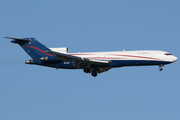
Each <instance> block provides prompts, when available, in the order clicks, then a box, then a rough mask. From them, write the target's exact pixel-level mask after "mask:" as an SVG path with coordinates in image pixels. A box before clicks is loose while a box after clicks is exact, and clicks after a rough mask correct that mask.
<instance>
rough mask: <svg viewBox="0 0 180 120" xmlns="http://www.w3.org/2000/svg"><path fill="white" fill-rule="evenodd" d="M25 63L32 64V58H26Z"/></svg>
mask: <svg viewBox="0 0 180 120" xmlns="http://www.w3.org/2000/svg"><path fill="white" fill-rule="evenodd" d="M25 64H33V60H26V61H25Z"/></svg>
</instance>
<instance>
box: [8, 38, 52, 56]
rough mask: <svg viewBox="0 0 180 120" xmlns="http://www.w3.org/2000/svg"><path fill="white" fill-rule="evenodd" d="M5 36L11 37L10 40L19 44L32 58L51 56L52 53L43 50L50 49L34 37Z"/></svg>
mask: <svg viewBox="0 0 180 120" xmlns="http://www.w3.org/2000/svg"><path fill="white" fill-rule="evenodd" d="M6 38H8V39H13V40H12V41H11V42H12V43H17V44H19V45H20V46H21V47H22V48H23V49H24V50H25V51H26V52H27V54H29V56H31V58H32V59H38V58H41V57H46V56H53V55H52V54H49V53H46V52H45V51H49V50H50V49H49V48H47V47H46V46H44V45H43V44H41V43H39V42H38V41H37V40H36V39H35V38H23V39H19V38H11V37H6Z"/></svg>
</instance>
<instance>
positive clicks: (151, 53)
mask: <svg viewBox="0 0 180 120" xmlns="http://www.w3.org/2000/svg"><path fill="white" fill-rule="evenodd" d="M5 38H8V39H13V40H12V41H11V42H12V43H17V44H19V45H20V46H21V47H22V48H23V49H24V50H25V51H26V52H27V54H29V56H30V57H31V58H32V59H31V60H27V61H25V63H26V64H34V65H41V66H47V67H53V68H56V69H59V68H64V69H83V71H84V72H85V73H90V74H91V75H92V76H94V77H96V76H97V74H100V73H103V72H106V71H108V70H110V69H111V68H118V67H125V66H150V65H157V66H159V68H158V69H159V71H162V67H163V66H164V65H166V64H170V63H173V62H175V61H177V59H178V58H177V57H175V56H173V55H172V54H170V53H169V52H165V51H159V50H137V51H113V52H86V53H68V48H67V47H63V48H47V47H46V46H44V45H42V44H41V43H39V42H38V41H37V40H36V39H35V38H23V39H19V38H12V37H5Z"/></svg>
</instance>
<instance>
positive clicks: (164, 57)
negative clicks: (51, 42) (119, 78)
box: [68, 50, 177, 66]
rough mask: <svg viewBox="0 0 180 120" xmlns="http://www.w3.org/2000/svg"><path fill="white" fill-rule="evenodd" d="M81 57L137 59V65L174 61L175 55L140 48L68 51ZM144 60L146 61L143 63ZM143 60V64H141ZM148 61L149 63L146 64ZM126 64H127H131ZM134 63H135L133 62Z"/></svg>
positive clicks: (113, 59)
mask: <svg viewBox="0 0 180 120" xmlns="http://www.w3.org/2000/svg"><path fill="white" fill-rule="evenodd" d="M68 54H69V55H74V56H78V57H82V58H88V59H97V60H110V61H119V62H121V61H136V63H137V61H139V62H138V64H136V65H137V66H138V65H151V64H152V61H153V62H154V63H153V64H152V65H156V64H157V65H159V64H161V62H162V64H169V63H172V62H175V61H176V60H177V57H175V56H173V55H171V54H170V53H168V52H165V51H158V50H140V51H113V52H86V53H68ZM144 61H147V63H146V64H144ZM141 62H143V64H141ZM148 62H149V64H148ZM131 65H132V64H130V65H127V66H131ZM133 65H135V64H133Z"/></svg>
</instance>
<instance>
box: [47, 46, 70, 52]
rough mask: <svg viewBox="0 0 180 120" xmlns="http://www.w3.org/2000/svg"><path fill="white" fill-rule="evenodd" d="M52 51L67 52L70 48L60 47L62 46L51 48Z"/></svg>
mask: <svg viewBox="0 0 180 120" xmlns="http://www.w3.org/2000/svg"><path fill="white" fill-rule="evenodd" d="M49 49H50V50H52V51H55V52H60V53H67V52H68V48H67V47H60V48H49Z"/></svg>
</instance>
